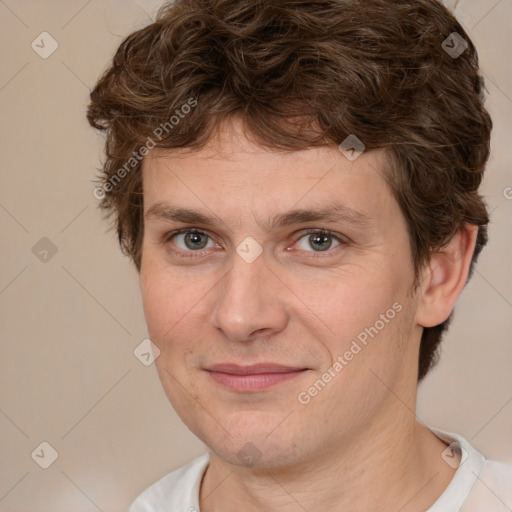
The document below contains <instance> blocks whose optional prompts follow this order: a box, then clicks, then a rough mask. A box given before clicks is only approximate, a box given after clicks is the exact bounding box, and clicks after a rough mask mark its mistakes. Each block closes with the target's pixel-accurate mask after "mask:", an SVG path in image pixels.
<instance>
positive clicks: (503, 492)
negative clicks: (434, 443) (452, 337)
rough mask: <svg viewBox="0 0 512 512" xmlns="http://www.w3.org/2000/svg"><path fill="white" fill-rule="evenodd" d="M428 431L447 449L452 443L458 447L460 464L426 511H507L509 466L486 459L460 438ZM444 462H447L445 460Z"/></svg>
mask: <svg viewBox="0 0 512 512" xmlns="http://www.w3.org/2000/svg"><path fill="white" fill-rule="evenodd" d="M431 430H432V432H434V434H436V435H437V436H438V437H439V438H440V439H442V440H443V441H445V442H446V443H448V444H449V445H450V446H449V448H447V450H448V449H451V448H452V446H453V445H454V444H456V445H458V449H459V450H460V455H461V461H460V463H459V465H458V468H457V471H456V473H455V475H454V477H453V479H452V481H451V482H450V484H449V485H448V487H447V488H446V489H445V491H444V492H443V494H442V495H441V496H440V497H439V499H438V500H437V501H436V503H435V504H434V505H433V506H432V507H431V508H430V509H429V511H428V512H447V511H455V510H460V511H461V512H462V511H464V512H481V511H482V510H492V512H510V511H511V510H512V465H511V464H510V463H506V462H499V461H495V460H488V459H486V458H485V457H484V456H483V455H482V454H481V453H480V452H479V451H478V450H476V449H475V448H474V447H473V446H472V445H471V443H470V442H469V441H468V440H467V439H465V438H464V437H462V436H460V435H457V434H454V433H448V432H444V431H442V430H438V429H433V428H431ZM443 453H444V452H443ZM442 457H443V455H442ZM443 458H444V457H443ZM445 461H446V462H447V463H450V462H449V460H448V459H445ZM450 465H451V464H450Z"/></svg>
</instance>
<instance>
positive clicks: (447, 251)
mask: <svg viewBox="0 0 512 512" xmlns="http://www.w3.org/2000/svg"><path fill="white" fill-rule="evenodd" d="M477 234H478V226H475V225H473V224H465V225H464V226H463V227H462V228H460V230H459V231H457V233H455V235H454V236H453V237H452V238H451V240H450V241H449V242H448V243H447V244H446V245H444V246H443V247H442V248H441V249H439V250H438V251H437V252H436V253H434V254H433V255H432V257H431V260H430V262H429V264H428V265H426V267H425V270H424V272H423V275H422V278H421V279H422V281H421V284H420V287H419V290H418V293H420V294H421V297H420V300H419V305H418V310H417V313H416V322H417V324H418V325H420V326H422V327H433V326H435V325H439V324H440V323H442V322H444V321H445V320H446V319H447V318H448V316H449V315H450V313H451V312H452V310H453V307H454V306H455V302H456V301H457V299H458V297H459V295H460V294H461V293H462V290H463V289H464V286H465V284H466V281H467V278H468V273H469V267H470V264H471V259H472V257H473V252H474V250H475V244H476V237H477Z"/></svg>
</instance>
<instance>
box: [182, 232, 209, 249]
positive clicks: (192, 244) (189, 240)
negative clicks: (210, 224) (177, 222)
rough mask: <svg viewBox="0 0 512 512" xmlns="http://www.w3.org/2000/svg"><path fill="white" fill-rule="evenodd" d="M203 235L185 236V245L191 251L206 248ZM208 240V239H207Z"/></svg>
mask: <svg viewBox="0 0 512 512" xmlns="http://www.w3.org/2000/svg"><path fill="white" fill-rule="evenodd" d="M202 236H203V235H202V234H201V233H187V234H186V235H185V244H186V246H187V247H188V248H189V249H203V248H204V247H205V246H206V241H205V240H203V242H201V237H202ZM205 238H206V237H205Z"/></svg>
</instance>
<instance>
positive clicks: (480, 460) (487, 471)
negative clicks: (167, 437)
mask: <svg viewBox="0 0 512 512" xmlns="http://www.w3.org/2000/svg"><path fill="white" fill-rule="evenodd" d="M430 430H431V431H432V432H433V433H434V434H435V435H436V436H437V437H439V438H440V439H442V440H443V441H445V442H447V443H448V444H450V445H451V448H452V449H455V450H460V452H461V455H462V459H461V464H460V465H459V467H458V468H457V471H456V472H455V475H454V477H453V479H452V481H451V482H450V484H449V485H448V487H447V488H446V489H445V490H444V492H443V494H442V495H441V496H439V498H438V499H437V501H436V502H435V503H434V504H433V505H432V506H431V507H430V508H429V509H428V511H427V512H512V466H511V465H508V464H505V463H502V462H496V461H488V460H486V458H485V457H484V456H483V455H482V454H481V453H479V452H478V451H477V450H475V448H473V446H471V444H470V443H469V442H468V441H467V440H466V439H464V438H463V437H461V436H459V435H456V434H452V433H447V432H443V431H442V430H438V429H433V428H431V429H430ZM451 443H456V444H454V445H452V444H451ZM443 453H444V452H443ZM450 454H452V452H451V451H450V450H448V451H447V452H446V454H445V457H446V458H445V460H446V461H447V463H449V456H450ZM209 459H210V457H209V454H205V455H202V456H201V457H198V458H197V459H195V460H193V461H192V462H190V463H189V464H187V465H186V466H183V467H181V468H179V469H177V470H176V471H174V472H172V473H169V474H168V475H166V476H164V477H163V478H162V479H161V480H159V481H158V482H156V483H155V484H153V485H152V486H151V487H148V488H147V489H146V490H145V491H144V492H143V493H142V494H141V495H140V496H139V497H138V498H137V499H136V500H135V501H134V502H133V504H132V505H131V507H130V509H129V512H200V508H199V487H200V485H201V480H202V477H203V474H204V472H205V471H206V468H207V467H208V462H209Z"/></svg>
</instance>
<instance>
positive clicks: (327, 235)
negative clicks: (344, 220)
mask: <svg viewBox="0 0 512 512" xmlns="http://www.w3.org/2000/svg"><path fill="white" fill-rule="evenodd" d="M333 243H336V244H337V245H335V246H334V247H333ZM341 243H342V241H341V240H340V239H339V238H338V237H337V236H335V235H334V234H333V233H331V232H330V231H325V230H323V229H322V230H310V231H308V232H307V234H306V235H304V236H302V237H301V238H299V240H298V241H297V246H298V248H299V249H301V250H303V251H307V252H311V251H309V249H308V247H309V248H313V252H325V251H328V250H329V249H332V248H336V247H338V246H340V245H341Z"/></svg>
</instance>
